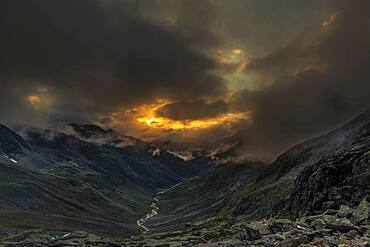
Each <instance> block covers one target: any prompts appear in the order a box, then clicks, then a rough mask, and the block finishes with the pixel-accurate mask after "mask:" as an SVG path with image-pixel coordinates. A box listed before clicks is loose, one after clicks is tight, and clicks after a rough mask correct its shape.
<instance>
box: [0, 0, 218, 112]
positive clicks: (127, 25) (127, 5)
mask: <svg viewBox="0 0 370 247" xmlns="http://www.w3.org/2000/svg"><path fill="white" fill-rule="evenodd" d="M135 2H136V1H110V4H108V3H104V1H94V0H89V1H87V0H80V1H74V0H73V1H72V0H65V1H47V0H24V1H11V0H9V1H1V3H0V12H1V13H0V18H1V19H0V28H1V32H2V38H1V40H0V53H1V57H0V79H1V86H2V90H1V95H0V96H1V99H2V101H3V102H2V103H4V104H1V106H0V107H1V108H2V109H0V110H1V113H2V114H1V115H2V118H4V119H8V114H6V113H5V112H7V113H9V109H8V110H7V107H5V106H6V105H9V104H10V105H11V106H12V107H11V108H12V109H11V111H17V112H19V115H20V116H19V117H20V119H21V118H22V115H23V114H22V113H24V112H27V110H28V109H27V108H26V106H25V102H24V98H25V97H26V95H27V94H32V93H35V91H36V93H37V90H38V89H37V88H40V87H42V88H49V89H50V94H52V95H51V96H53V97H54V98H55V104H54V108H53V109H50V111H51V115H53V114H54V117H53V118H64V117H66V116H68V115H71V116H72V117H73V116H78V117H85V118H90V117H92V116H93V115H94V114H98V113H101V112H105V113H106V112H107V111H114V110H115V109H116V108H118V107H122V106H127V105H130V104H134V103H135V104H140V103H142V102H148V101H151V100H153V99H155V98H170V99H171V98H176V99H183V100H185V99H189V98H193V97H199V96H213V95H217V96H218V95H220V94H223V93H224V92H225V86H224V84H223V82H222V80H221V79H220V78H218V77H217V76H215V75H212V74H211V73H210V71H211V70H212V69H213V68H214V66H215V64H214V62H213V61H212V60H210V59H209V58H207V57H205V56H204V55H202V54H200V53H199V52H197V51H196V50H195V49H194V47H193V45H194V44H193V43H192V41H191V40H188V39H187V38H186V37H185V36H184V35H182V34H181V33H179V32H178V31H177V30H168V29H165V28H162V27H160V26H158V25H155V24H153V23H150V22H149V21H147V20H144V19H143V18H141V17H140V16H139V14H138V13H137V11H138V6H137V4H136V3H135ZM112 6H114V8H113V7H112ZM204 36H205V37H206V36H207V34H206V33H205V34H204ZM49 115H50V114H49ZM64 115H66V116H64ZM26 119H27V118H26Z"/></svg>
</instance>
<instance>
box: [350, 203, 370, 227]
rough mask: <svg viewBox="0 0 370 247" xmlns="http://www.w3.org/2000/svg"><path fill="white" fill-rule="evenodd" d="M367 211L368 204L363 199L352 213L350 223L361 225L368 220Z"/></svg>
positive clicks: (369, 208) (368, 208)
mask: <svg viewBox="0 0 370 247" xmlns="http://www.w3.org/2000/svg"><path fill="white" fill-rule="evenodd" d="M369 210H370V207H369V203H368V202H367V201H366V200H365V199H364V200H362V201H361V202H360V204H359V205H358V206H357V208H356V209H355V211H354V212H353V214H352V216H351V222H352V223H353V224H356V225H358V224H361V223H362V222H364V221H365V220H367V219H368V218H369Z"/></svg>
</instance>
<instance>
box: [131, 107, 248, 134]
mask: <svg viewBox="0 0 370 247" xmlns="http://www.w3.org/2000/svg"><path fill="white" fill-rule="evenodd" d="M169 103H171V101H169V100H159V101H157V102H155V103H154V104H147V105H142V106H139V107H136V108H133V109H130V110H128V111H126V112H125V114H126V115H131V116H132V117H133V118H134V119H135V120H136V122H137V123H138V124H140V125H143V127H150V128H153V129H162V130H187V129H206V128H210V127H214V126H217V125H225V124H231V123H235V122H238V121H241V120H244V119H248V114H247V113H225V114H221V115H219V116H216V117H212V118H207V119H196V120H173V119H170V118H166V117H161V116H157V115H156V112H157V110H158V109H159V108H161V107H163V106H164V105H166V104H169Z"/></svg>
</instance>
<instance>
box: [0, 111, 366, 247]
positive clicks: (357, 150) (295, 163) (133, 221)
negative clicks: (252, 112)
mask: <svg viewBox="0 0 370 247" xmlns="http://www.w3.org/2000/svg"><path fill="white" fill-rule="evenodd" d="M73 130H74V131H75V132H74V135H70V134H69V135H67V134H65V133H62V132H50V131H49V130H34V129H33V130H28V131H27V136H24V134H23V136H24V137H21V136H20V135H18V134H16V133H15V132H13V131H12V130H10V129H8V128H6V127H5V126H2V127H1V128H0V137H1V142H0V152H1V158H0V159H1V166H0V169H1V173H0V176H1V179H2V180H1V184H0V200H1V209H2V210H1V213H0V217H1V219H2V221H1V229H2V232H3V233H2V234H3V235H2V237H1V239H2V240H1V243H2V244H0V246H4V247H5V246H6V247H10V246H48V245H53V244H56V245H58V246H69V245H68V244H71V243H78V245H77V246H83V245H86V246H184V245H185V246H322V245H323V246H336V245H333V244H338V246H339V244H342V245H341V246H364V247H365V246H367V245H366V244H369V241H368V240H370V238H369V236H370V218H369V215H370V203H369V198H368V195H369V194H370V184H369V181H370V168H369V160H370V156H369V155H370V139H369V138H370V111H366V112H364V113H362V114H360V115H359V116H357V117H356V118H354V119H353V120H351V121H349V122H348V123H345V124H344V125H342V126H341V127H339V128H337V129H335V130H333V131H331V132H329V133H327V134H325V135H322V136H319V137H315V138H313V139H310V140H307V141H305V142H303V143H301V144H298V145H296V146H294V147H292V148H291V149H289V150H287V151H286V152H284V153H283V154H281V155H280V156H279V157H278V158H277V159H276V160H275V161H274V162H272V163H271V164H267V163H266V162H260V161H251V160H243V161H240V162H233V161H232V158H231V157H232V156H228V154H230V153H234V152H231V150H230V149H227V150H225V149H223V150H225V153H224V154H221V153H220V154H218V157H223V158H226V159H225V162H221V163H220V162H219V161H220V159H217V161H218V162H214V161H212V159H207V153H209V152H207V150H205V151H204V152H203V153H204V156H203V155H200V154H199V151H197V152H198V154H196V155H195V154H194V155H193V156H192V157H193V159H186V160H183V159H181V158H179V156H178V155H174V154H173V153H175V152H174V151H169V152H167V151H166V150H164V149H163V148H161V147H153V146H152V144H150V143H144V142H141V141H139V140H135V139H133V138H132V137H131V138H130V143H131V144H130V145H128V146H127V145H126V144H125V145H122V142H124V141H126V140H127V139H128V137H125V136H122V135H120V134H119V133H117V132H114V131H112V130H109V131H106V130H103V129H100V128H98V127H96V126H91V125H85V126H80V125H73ZM97 140H99V142H98V143H97ZM132 143H135V144H132ZM221 145H223V147H224V146H225V144H221ZM123 146H124V147H123ZM231 146H233V145H231ZM153 150H156V151H155V152H153ZM219 150H222V149H219ZM213 154H215V153H214V151H213ZM14 161H17V162H14ZM21 218H22V221H20V219H21ZM17 219H18V220H17ZM19 222H22V224H20V223H19ZM52 222H54V223H52ZM25 231H26V232H25ZM26 243H30V245H27V244H26ZM33 244H35V245H33ZM325 244H326V245H325Z"/></svg>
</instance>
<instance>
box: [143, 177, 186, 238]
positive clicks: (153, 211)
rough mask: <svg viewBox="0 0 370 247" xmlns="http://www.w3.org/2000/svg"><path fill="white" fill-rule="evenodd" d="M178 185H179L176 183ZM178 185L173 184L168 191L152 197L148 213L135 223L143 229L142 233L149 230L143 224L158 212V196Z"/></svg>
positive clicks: (163, 191)
mask: <svg viewBox="0 0 370 247" xmlns="http://www.w3.org/2000/svg"><path fill="white" fill-rule="evenodd" d="M178 184H180V183H178ZM178 184H175V185H174V186H172V187H170V188H168V189H165V190H162V191H160V192H158V193H157V194H156V195H155V197H153V201H152V202H151V204H150V207H151V208H152V209H151V211H150V213H148V214H146V215H145V216H144V217H143V218H140V219H138V220H137V221H136V224H137V225H138V227H140V228H142V229H143V233H146V232H149V228H148V227H146V226H145V223H146V222H148V221H149V220H150V219H151V218H153V217H154V216H156V215H158V210H159V207H158V204H157V203H158V202H159V196H160V195H161V194H163V193H165V192H167V191H169V190H170V189H172V188H174V187H175V186H177V185H178Z"/></svg>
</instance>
